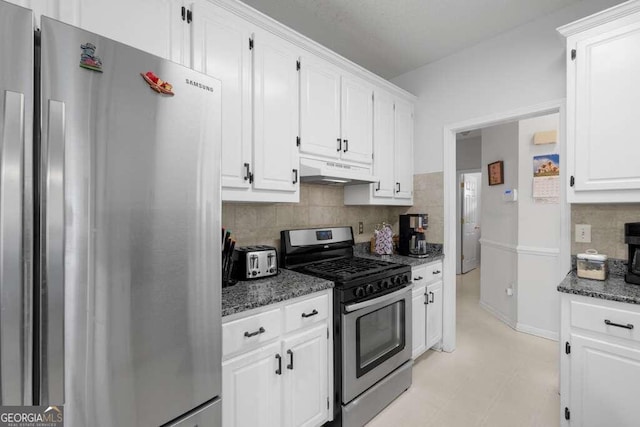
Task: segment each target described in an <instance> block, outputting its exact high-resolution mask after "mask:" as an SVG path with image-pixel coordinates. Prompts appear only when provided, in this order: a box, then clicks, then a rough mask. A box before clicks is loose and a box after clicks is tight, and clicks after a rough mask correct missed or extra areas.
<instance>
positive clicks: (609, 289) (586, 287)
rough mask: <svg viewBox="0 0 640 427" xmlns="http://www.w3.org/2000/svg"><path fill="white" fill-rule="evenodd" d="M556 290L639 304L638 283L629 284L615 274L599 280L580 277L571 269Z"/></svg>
mask: <svg viewBox="0 0 640 427" xmlns="http://www.w3.org/2000/svg"><path fill="white" fill-rule="evenodd" d="M558 291H560V292H564V293H567V294H574V295H583V296H586V297H592V298H599V299H605V300H610V301H620V302H627V303H630V304H640V285H632V284H629V283H627V282H625V281H624V276H621V275H617V274H609V277H608V279H607V280H604V281H601V280H591V279H583V278H580V277H578V276H577V275H576V272H575V271H572V272H571V273H569V274H567V277H565V278H564V280H563V281H562V282H561V283H560V284H559V285H558Z"/></svg>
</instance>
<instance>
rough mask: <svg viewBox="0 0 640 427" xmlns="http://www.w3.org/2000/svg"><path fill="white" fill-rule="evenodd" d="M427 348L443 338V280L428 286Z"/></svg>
mask: <svg viewBox="0 0 640 427" xmlns="http://www.w3.org/2000/svg"><path fill="white" fill-rule="evenodd" d="M425 298H426V299H427V314H426V318H427V339H426V341H427V344H426V347H427V348H431V347H433V346H434V345H436V344H438V343H439V342H440V340H442V280H439V281H437V282H436V283H433V284H431V285H429V286H427V293H426V294H425Z"/></svg>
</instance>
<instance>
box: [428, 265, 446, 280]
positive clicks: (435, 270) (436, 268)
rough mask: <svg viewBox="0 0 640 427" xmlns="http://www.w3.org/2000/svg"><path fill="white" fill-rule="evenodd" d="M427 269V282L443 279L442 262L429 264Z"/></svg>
mask: <svg viewBox="0 0 640 427" xmlns="http://www.w3.org/2000/svg"><path fill="white" fill-rule="evenodd" d="M426 269H427V271H426V272H425V275H426V276H427V279H426V280H427V283H431V282H435V281H436V280H441V279H442V263H441V262H437V263H435V264H431V265H427V267H426Z"/></svg>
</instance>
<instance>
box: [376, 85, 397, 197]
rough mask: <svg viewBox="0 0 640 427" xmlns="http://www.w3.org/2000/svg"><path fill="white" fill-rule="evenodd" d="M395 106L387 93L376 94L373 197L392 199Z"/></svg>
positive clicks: (393, 184) (394, 177)
mask: <svg viewBox="0 0 640 427" xmlns="http://www.w3.org/2000/svg"><path fill="white" fill-rule="evenodd" d="M395 132H396V131H395V106H394V99H393V97H392V96H390V95H388V94H387V93H386V92H376V93H375V98H374V102H373V174H374V175H375V176H377V177H378V179H379V181H378V183H376V184H374V185H373V194H372V196H373V197H383V198H392V197H393V192H394V191H395V188H396V175H395V173H396V172H395V137H396V136H395Z"/></svg>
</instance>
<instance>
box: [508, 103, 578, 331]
mask: <svg viewBox="0 0 640 427" xmlns="http://www.w3.org/2000/svg"><path fill="white" fill-rule="evenodd" d="M559 120H560V118H559V115H558V114H551V115H547V116H542V117H535V118H532V119H526V120H521V121H520V123H519V137H518V138H519V141H520V154H519V157H520V160H519V162H520V167H519V179H518V181H519V189H518V190H519V198H518V298H517V300H518V325H517V327H518V329H520V330H523V331H527V332H532V333H535V334H538V335H542V336H547V337H550V338H555V337H557V334H558V330H559V328H558V327H559V325H560V317H559V315H560V297H559V295H558V291H557V290H556V286H557V285H558V283H559V281H560V280H561V279H560V278H561V277H563V276H564V274H566V271H565V272H562V271H559V268H560V263H559V251H560V244H561V243H560V225H561V223H560V204H542V203H535V202H534V200H533V198H532V193H533V156H536V155H542V154H556V153H560V147H559V144H560V143H556V144H548V145H533V144H532V141H533V135H534V134H535V133H536V132H540V131H547V130H558V129H559ZM554 253H555V254H554Z"/></svg>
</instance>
